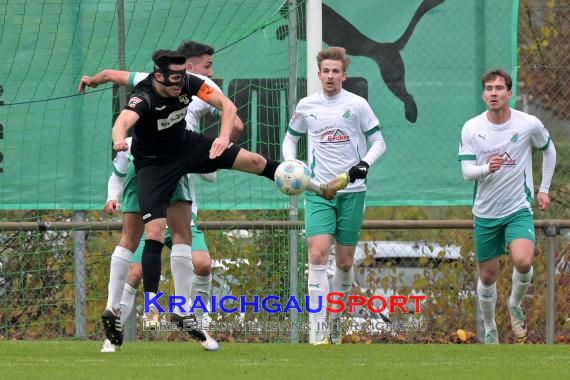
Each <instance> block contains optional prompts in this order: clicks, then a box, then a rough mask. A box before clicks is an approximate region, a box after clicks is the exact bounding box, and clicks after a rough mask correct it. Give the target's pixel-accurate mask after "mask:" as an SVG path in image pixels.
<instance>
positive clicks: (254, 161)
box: [250, 153, 267, 173]
mask: <svg viewBox="0 0 570 380" xmlns="http://www.w3.org/2000/svg"><path fill="white" fill-rule="evenodd" d="M250 160H251V166H253V167H254V168H255V169H256V171H257V172H258V173H261V172H263V169H265V165H267V160H266V159H265V158H264V157H263V156H262V155H260V154H257V153H255V154H252V155H251V158H250Z"/></svg>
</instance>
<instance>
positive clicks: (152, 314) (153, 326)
mask: <svg viewBox="0 0 570 380" xmlns="http://www.w3.org/2000/svg"><path fill="white" fill-rule="evenodd" d="M159 319H160V318H159V315H158V309H157V308H156V307H155V306H152V305H151V306H149V308H148V313H144V314H143V317H142V320H143V329H144V330H158V327H159Z"/></svg>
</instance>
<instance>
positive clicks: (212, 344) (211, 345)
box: [200, 330, 220, 351]
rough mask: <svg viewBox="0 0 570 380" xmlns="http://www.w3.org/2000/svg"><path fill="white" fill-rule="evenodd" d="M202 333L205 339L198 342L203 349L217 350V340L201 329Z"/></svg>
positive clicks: (218, 347)
mask: <svg viewBox="0 0 570 380" xmlns="http://www.w3.org/2000/svg"><path fill="white" fill-rule="evenodd" d="M202 334H204V335H205V336H206V340H204V341H202V342H200V344H201V345H202V348H203V349H204V350H205V351H218V350H219V349H220V346H219V345H218V342H216V341H215V340H214V338H212V337H211V336H210V334H208V332H207V331H206V330H202Z"/></svg>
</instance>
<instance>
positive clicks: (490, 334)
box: [485, 330, 499, 344]
mask: <svg viewBox="0 0 570 380" xmlns="http://www.w3.org/2000/svg"><path fill="white" fill-rule="evenodd" d="M485 344H499V333H498V332H497V330H489V331H485Z"/></svg>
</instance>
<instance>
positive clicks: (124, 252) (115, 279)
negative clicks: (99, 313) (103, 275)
mask: <svg viewBox="0 0 570 380" xmlns="http://www.w3.org/2000/svg"><path fill="white" fill-rule="evenodd" d="M132 255H133V253H132V252H131V251H129V250H128V249H126V248H123V247H119V246H116V247H115V251H114V252H113V255H112V256H111V271H110V273H109V288H108V289H109V295H108V296H107V309H109V310H115V311H116V310H119V304H120V302H121V294H122V293H123V287H124V286H125V281H126V280H127V274H128V273H129V263H130V262H131V256H132Z"/></svg>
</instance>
